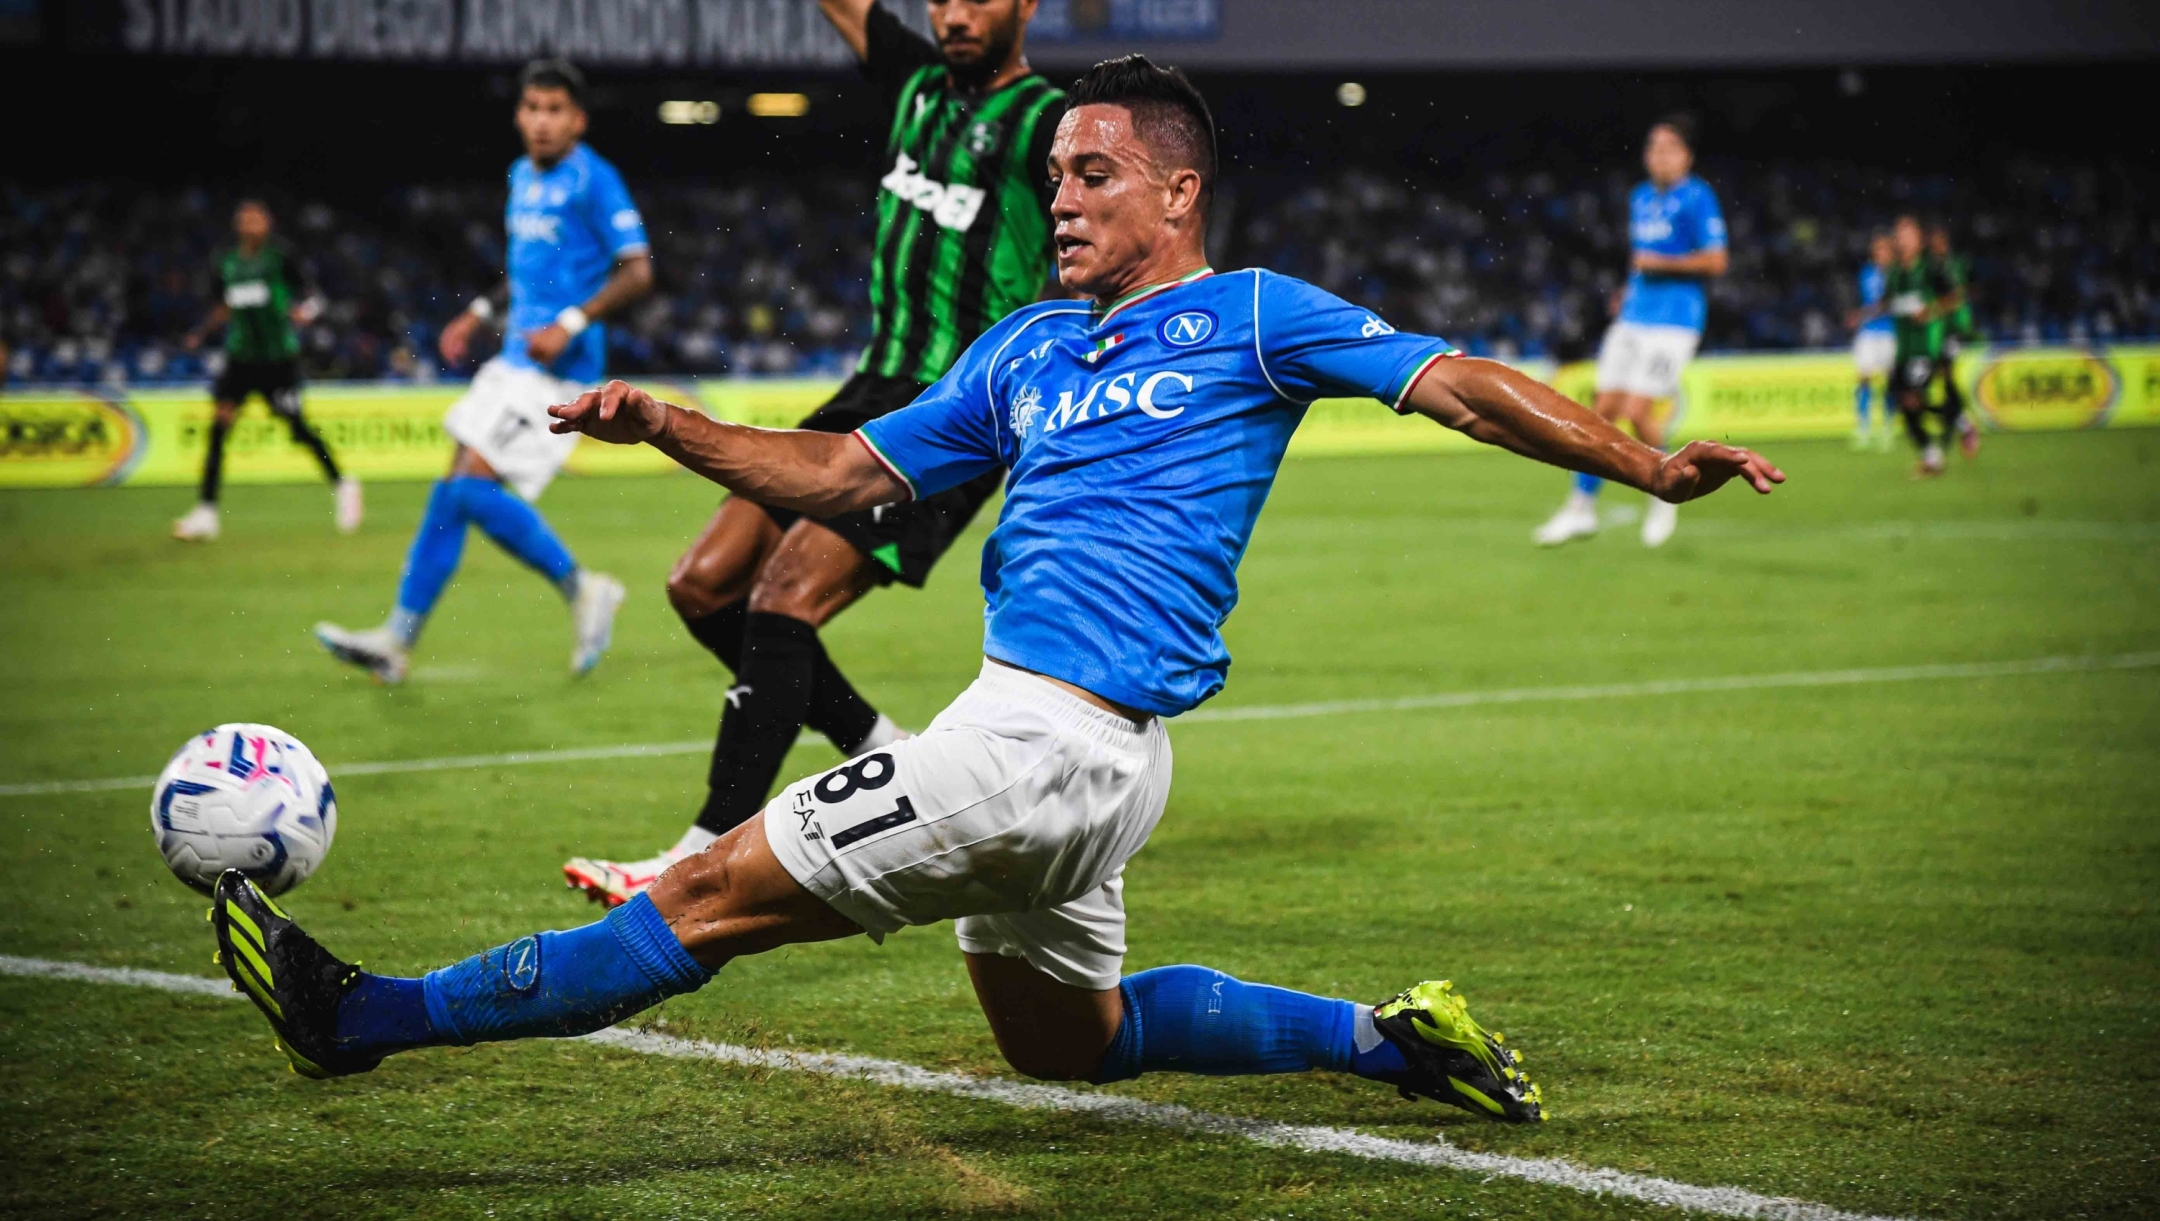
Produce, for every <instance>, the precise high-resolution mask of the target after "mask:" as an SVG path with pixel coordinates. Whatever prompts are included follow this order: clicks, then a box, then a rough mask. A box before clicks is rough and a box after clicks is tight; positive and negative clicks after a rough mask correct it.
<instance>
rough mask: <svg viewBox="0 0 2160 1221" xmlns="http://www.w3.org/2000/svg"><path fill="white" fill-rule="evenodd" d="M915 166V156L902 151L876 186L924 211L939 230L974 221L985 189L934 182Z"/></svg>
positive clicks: (962, 227)
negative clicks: (889, 171)
mask: <svg viewBox="0 0 2160 1221" xmlns="http://www.w3.org/2000/svg"><path fill="white" fill-rule="evenodd" d="M916 169H917V167H916V165H915V159H914V158H913V157H910V156H908V155H907V154H906V153H902V154H900V159H899V160H898V161H895V162H894V163H893V167H892V172H891V173H889V174H887V175H885V176H884V177H883V178H880V179H879V180H878V185H879V186H881V187H884V188H885V189H886V190H888V191H891V192H892V193H893V194H895V195H898V196H899V197H900V198H902V199H905V200H907V201H908V202H909V203H911V204H914V205H915V206H916V207H918V208H920V209H922V210H923V211H925V212H928V213H929V214H930V218H931V219H932V220H935V221H936V222H937V223H938V227H939V228H941V229H952V230H955V231H961V230H965V229H966V228H967V227H968V226H969V225H972V224H974V223H975V214H976V213H978V212H980V211H982V206H983V199H984V198H985V197H986V196H987V194H988V193H987V192H985V191H984V190H983V189H982V188H981V187H970V186H962V185H961V184H959V183H957V182H955V183H951V184H946V183H942V182H935V181H932V180H931V179H929V178H927V177H925V176H923V175H922V174H920V173H917V172H916Z"/></svg>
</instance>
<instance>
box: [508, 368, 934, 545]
mask: <svg viewBox="0 0 2160 1221" xmlns="http://www.w3.org/2000/svg"><path fill="white" fill-rule="evenodd" d="M548 414H549V415H551V416H554V417H555V422H554V423H553V424H550V425H548V428H549V430H550V431H552V432H558V433H568V432H581V433H584V434H585V435H586V436H589V437H593V438H596V439H598V440H601V441H606V442H609V443H610V444H614V445H635V444H637V443H638V442H640V441H642V442H644V443H645V444H647V445H650V446H652V447H653V448H654V449H657V450H659V451H660V452H661V453H663V454H666V455H667V456H668V457H670V458H673V459H674V460H675V461H677V462H679V463H681V464H682V465H683V466H684V467H685V468H686V469H688V470H691V471H695V472H696V473H698V474H700V475H703V476H704V477H705V478H707V479H710V480H712V481H713V482H714V483H717V484H719V485H720V486H721V487H724V488H726V489H727V490H728V491H730V492H737V493H740V494H741V495H744V496H747V497H749V498H750V499H752V500H755V501H757V502H758V503H759V504H765V505H772V506H774V507H776V508H782V509H794V510H795V511H796V512H798V513H807V514H809V515H810V516H812V517H832V516H834V515H836V514H840V513H852V512H855V511H857V510H859V509H868V508H871V507H873V506H875V505H882V504H893V503H896V502H898V501H902V500H906V499H907V498H908V488H907V485H906V484H904V483H902V482H900V480H899V479H897V478H895V477H894V476H893V474H892V472H890V471H888V470H886V469H885V467H884V465H883V464H881V463H879V462H878V460H877V459H875V458H873V457H871V456H870V451H869V449H868V448H867V447H865V446H864V445H863V444H862V442H860V441H858V440H856V439H855V438H854V437H852V436H849V435H847V434H845V433H829V432H802V431H796V430H783V429H774V428H750V427H748V426H746V425H742V424H729V423H726V422H724V421H721V420H715V419H713V418H711V417H709V416H706V415H703V414H701V413H699V412H695V411H689V410H686V409H684V408H681V407H677V406H675V405H674V404H672V403H664V402H661V401H660V400H659V399H656V398H654V397H653V396H652V395H650V394H647V393H646V392H644V391H643V390H640V389H638V388H637V387H635V386H632V385H630V384H629V383H627V382H621V381H612V382H609V383H608V384H607V385H605V386H602V387H600V388H599V389H598V390H588V391H586V392H585V393H583V394H581V395H579V396H578V397H577V401H575V402H571V403H561V404H558V405H556V406H554V407H550V408H548Z"/></svg>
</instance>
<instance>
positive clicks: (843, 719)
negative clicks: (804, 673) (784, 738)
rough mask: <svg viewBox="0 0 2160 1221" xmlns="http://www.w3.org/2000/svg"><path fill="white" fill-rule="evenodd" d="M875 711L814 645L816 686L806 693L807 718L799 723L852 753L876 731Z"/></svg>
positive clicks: (876, 717) (876, 714)
mask: <svg viewBox="0 0 2160 1221" xmlns="http://www.w3.org/2000/svg"><path fill="white" fill-rule="evenodd" d="M877 719H878V711H877V709H875V708H872V707H871V706H870V701H868V700H866V699H864V698H863V697H862V696H861V695H860V694H858V693H857V692H856V690H855V684H853V683H851V682H849V681H848V680H847V675H845V674H842V673H841V672H840V667H838V666H836V665H834V664H833V663H832V658H831V657H829V656H827V655H826V653H825V648H824V646H823V645H822V644H821V645H819V646H818V655H817V686H816V688H815V689H813V690H812V691H811V693H810V715H809V716H808V717H806V718H805V719H804V721H803V723H804V724H806V725H808V726H809V727H810V728H812V729H815V730H817V731H818V732H819V733H821V734H824V735H825V736H826V737H828V738H831V739H832V740H833V742H834V743H836V744H837V745H839V746H840V747H841V748H842V749H848V750H852V749H853V748H854V747H855V746H856V745H857V744H858V743H860V742H861V741H862V740H863V739H864V738H867V737H869V736H870V731H871V730H872V729H875V728H877Z"/></svg>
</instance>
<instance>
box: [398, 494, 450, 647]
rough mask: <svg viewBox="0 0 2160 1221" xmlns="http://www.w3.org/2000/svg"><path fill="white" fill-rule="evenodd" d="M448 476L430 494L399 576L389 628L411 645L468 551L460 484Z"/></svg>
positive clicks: (408, 645)
mask: <svg viewBox="0 0 2160 1221" xmlns="http://www.w3.org/2000/svg"><path fill="white" fill-rule="evenodd" d="M458 482H459V481H458V480H455V479H445V480H443V481H442V482H440V483H438V484H436V485H435V490H434V491H433V492H430V493H429V494H428V503H427V512H426V513H425V514H424V515H422V516H421V518H420V528H419V529H418V530H417V531H415V532H414V533H413V540H412V547H411V549H409V550H408V551H406V553H405V573H404V575H403V576H401V577H400V578H399V579H398V595H397V609H396V610H395V611H393V612H392V613H391V617H390V630H391V631H393V632H395V633H396V634H397V636H398V639H399V640H401V641H402V642H403V643H404V644H405V645H406V646H407V647H408V648H409V647H411V645H412V642H413V641H414V640H416V639H418V638H419V635H420V628H421V625H423V624H425V623H426V622H427V617H428V613H429V612H430V611H432V610H434V609H435V603H436V601H437V600H438V599H440V598H441V597H442V591H443V586H445V585H448V584H449V583H450V574H451V573H454V572H456V571H457V566H458V560H459V559H460V558H462V557H463V556H464V554H465V514H464V512H463V511H462V510H461V509H460V508H459V507H458V493H457V486H456V485H457V483H458Z"/></svg>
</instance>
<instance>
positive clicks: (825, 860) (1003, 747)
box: [763, 661, 1170, 991]
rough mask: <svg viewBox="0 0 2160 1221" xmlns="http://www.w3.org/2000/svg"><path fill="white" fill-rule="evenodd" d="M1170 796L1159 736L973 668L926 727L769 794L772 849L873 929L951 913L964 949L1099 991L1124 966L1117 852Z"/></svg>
mask: <svg viewBox="0 0 2160 1221" xmlns="http://www.w3.org/2000/svg"><path fill="white" fill-rule="evenodd" d="M1169 797H1170V735H1169V733H1168V732H1167V731H1166V730H1165V729H1164V728H1163V723H1162V718H1160V717H1153V718H1150V719H1149V720H1147V721H1145V722H1141V723H1135V722H1133V721H1129V720H1126V719H1125V718H1124V717H1121V716H1118V715H1117V714H1115V713H1111V712H1105V711H1104V710H1102V709H1100V708H1097V707H1095V706H1094V705H1092V704H1089V703H1087V702H1086V701H1085V700H1082V699H1079V698H1078V697H1076V696H1074V695H1072V694H1070V693H1069V692H1067V691H1065V690H1064V689H1062V688H1060V687H1058V686H1057V685H1056V684H1054V683H1051V682H1049V681H1048V680H1046V679H1044V678H1041V677H1039V676H1037V675H1034V674H1029V673H1027V672H1026V671H1024V670H1015V669H1011V668H1010V667H1007V666H1001V665H998V664H997V663H995V662H990V661H985V662H984V663H983V669H982V674H981V676H980V677H978V678H977V679H976V680H975V682H974V683H973V685H971V686H969V687H968V689H967V690H966V691H963V692H961V694H960V698H959V699H956V700H954V701H953V702H952V705H951V706H950V707H948V708H946V709H945V711H943V712H941V713H939V714H938V717H937V719H936V720H934V721H932V722H930V727H929V728H928V729H925V730H924V731H923V732H922V733H921V734H920V735H919V736H916V737H913V738H908V739H905V740H902V741H899V742H895V743H893V744H892V745H891V746H887V747H883V748H881V749H878V750H874V751H871V752H870V753H868V754H865V755H861V756H859V757H857V758H854V759H850V760H849V761H848V762H846V763H843V764H841V765H840V766H839V767H836V768H833V769H832V770H831V771H828V772H825V773H823V774H822V775H817V776H811V777H808V778H806V779H803V780H799V781H797V782H795V783H794V784H791V785H789V786H788V787H787V788H786V789H784V790H782V791H781V793H780V795H779V796H777V797H775V798H773V800H772V802H771V803H770V804H768V805H767V806H766V807H765V811H764V820H763V821H764V824H765V839H766V842H767V843H769V844H771V845H772V850H773V855H775V856H777V857H779V858H780V863H781V864H782V865H783V866H785V867H786V869H787V871H788V872H789V873H791V874H793V875H794V876H795V880H796V881H798V882H801V883H802V884H803V886H804V887H805V888H807V889H808V890H809V891H810V892H811V893H812V894H815V895H817V896H818V897H819V898H821V899H823V900H825V901H826V902H827V903H829V904H831V905H832V906H833V907H834V908H835V909H837V910H838V911H839V912H840V913H841V914H842V915H844V916H847V917H848V918H849V919H851V920H853V921H855V923H857V924H860V925H861V926H862V927H863V928H864V930H866V931H867V932H868V933H869V934H870V936H871V937H872V938H873V939H875V940H878V941H883V940H884V939H885V936H886V934H888V933H891V932H894V931H896V930H898V929H900V928H903V927H905V926H907V925H910V924H934V923H936V922H937V921H940V920H956V921H958V922H959V924H958V927H957V929H956V931H957V932H958V934H959V938H960V948H961V949H962V950H965V951H966V952H968V953H970V954H1001V955H1004V956H1005V957H1008V958H1023V959H1026V960H1027V962H1028V963H1029V964H1031V965H1032V966H1034V967H1035V969H1036V970H1038V971H1041V972H1042V973H1043V974H1045V975H1048V976H1050V977H1051V978H1052V979H1055V980H1057V981H1058V982H1060V983H1065V984H1070V985H1072V986H1073V987H1076V988H1087V989H1091V990H1095V991H1103V990H1106V989H1110V988H1115V987H1117V986H1118V979H1119V976H1120V974H1121V972H1122V970H1123V967H1124V964H1125V897H1124V872H1125V861H1126V859H1127V858H1128V857H1130V856H1132V854H1133V853H1135V852H1138V851H1139V850H1140V845H1142V844H1144V843H1146V842H1147V837H1148V835H1149V833H1151V832H1153V831H1154V830H1155V824H1156V822H1157V821H1158V820H1160V819H1161V818H1162V812H1163V805H1164V803H1165V802H1166V801H1168V800H1169Z"/></svg>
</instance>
